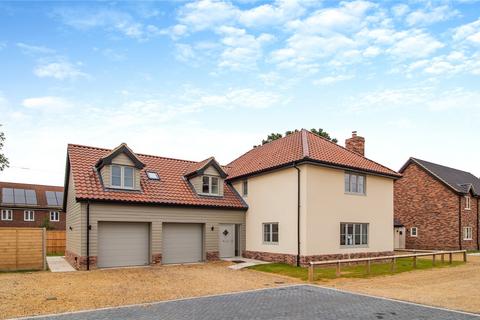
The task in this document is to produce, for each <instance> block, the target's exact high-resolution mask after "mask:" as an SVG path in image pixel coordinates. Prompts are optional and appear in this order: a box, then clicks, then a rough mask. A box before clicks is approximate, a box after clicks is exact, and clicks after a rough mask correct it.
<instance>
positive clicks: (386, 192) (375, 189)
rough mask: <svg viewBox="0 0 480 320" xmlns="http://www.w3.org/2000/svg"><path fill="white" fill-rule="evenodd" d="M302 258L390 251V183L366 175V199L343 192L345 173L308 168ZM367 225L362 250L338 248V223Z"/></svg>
mask: <svg viewBox="0 0 480 320" xmlns="http://www.w3.org/2000/svg"><path fill="white" fill-rule="evenodd" d="M306 171H307V172H306V173H307V181H306V182H307V189H306V191H307V198H308V202H307V211H308V213H307V217H306V221H304V222H305V223H306V229H304V230H306V237H307V239H306V240H307V241H306V243H305V246H304V247H303V248H302V255H318V254H333V253H354V252H380V251H393V237H392V230H393V179H389V178H384V177H379V176H373V175H367V179H366V195H352V194H345V192H344V173H345V171H344V170H339V169H331V168H326V167H320V166H314V165H308V166H307V169H306ZM341 222H360V223H369V224H370V226H369V244H368V247H365V248H348V247H341V246H340V223H341Z"/></svg>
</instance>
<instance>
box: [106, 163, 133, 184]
mask: <svg viewBox="0 0 480 320" xmlns="http://www.w3.org/2000/svg"><path fill="white" fill-rule="evenodd" d="M134 173H135V171H134V169H133V168H132V167H125V166H112V169H111V185H112V187H117V188H122V189H133V188H134V185H135V182H134Z"/></svg>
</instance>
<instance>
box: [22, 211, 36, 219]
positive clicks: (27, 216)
mask: <svg viewBox="0 0 480 320" xmlns="http://www.w3.org/2000/svg"><path fill="white" fill-rule="evenodd" d="M23 220H25V221H35V211H33V210H25V211H24V212H23Z"/></svg>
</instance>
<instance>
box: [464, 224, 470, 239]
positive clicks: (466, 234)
mask: <svg viewBox="0 0 480 320" xmlns="http://www.w3.org/2000/svg"><path fill="white" fill-rule="evenodd" d="M463 240H472V227H464V228H463Z"/></svg>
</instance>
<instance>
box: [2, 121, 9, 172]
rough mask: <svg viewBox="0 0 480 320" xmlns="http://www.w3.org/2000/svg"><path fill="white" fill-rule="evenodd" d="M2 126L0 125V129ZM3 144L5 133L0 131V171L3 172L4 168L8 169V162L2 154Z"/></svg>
mask: <svg viewBox="0 0 480 320" xmlns="http://www.w3.org/2000/svg"><path fill="white" fill-rule="evenodd" d="M1 126H2V125H1V124H0V127H1ZM4 142H5V133H3V132H2V131H0V171H3V170H4V169H5V168H8V165H9V162H8V159H7V157H6V156H5V155H4V154H3V153H2V149H3V145H4Z"/></svg>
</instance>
